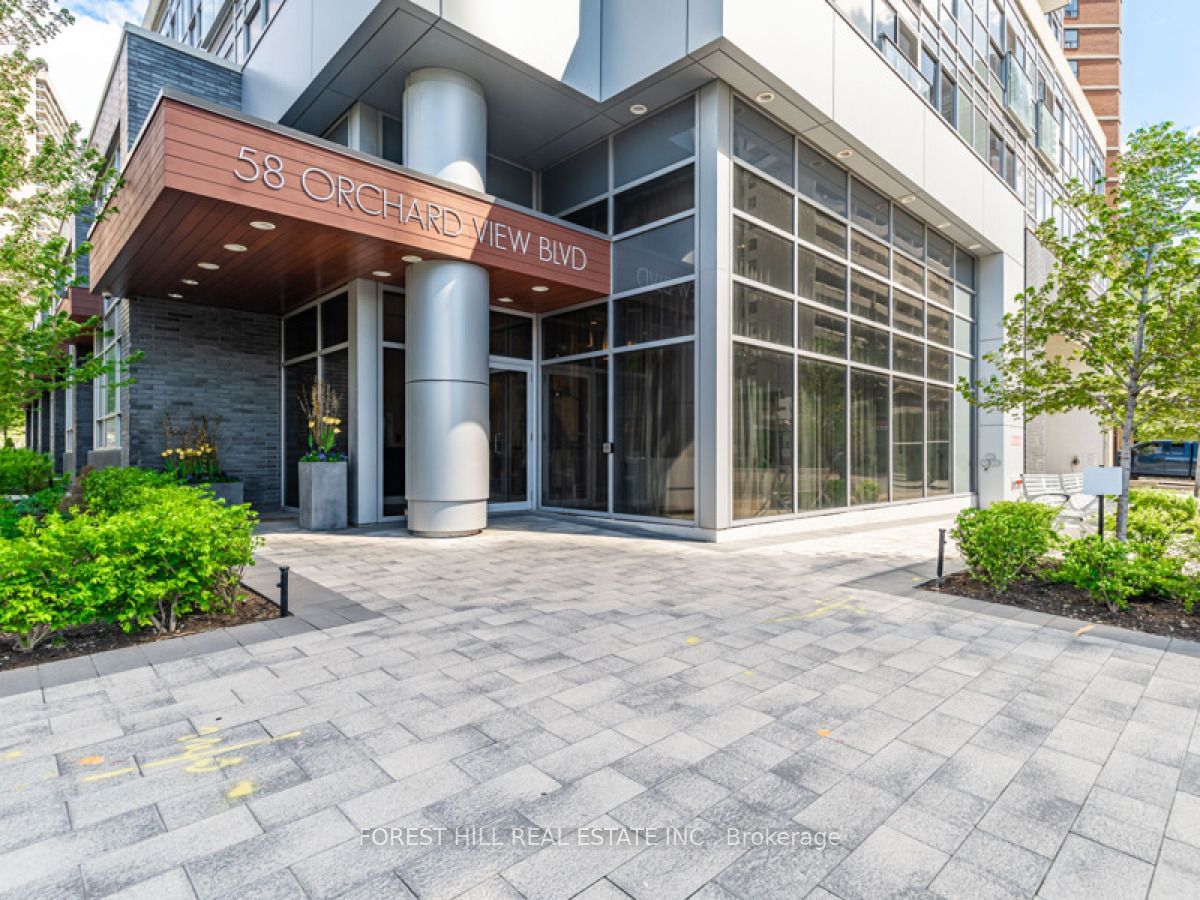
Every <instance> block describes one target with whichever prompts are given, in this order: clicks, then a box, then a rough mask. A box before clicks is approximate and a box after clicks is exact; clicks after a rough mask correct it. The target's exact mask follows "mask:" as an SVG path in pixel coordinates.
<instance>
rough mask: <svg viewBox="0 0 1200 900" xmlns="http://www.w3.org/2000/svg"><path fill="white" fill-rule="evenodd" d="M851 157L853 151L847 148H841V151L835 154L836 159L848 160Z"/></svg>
mask: <svg viewBox="0 0 1200 900" xmlns="http://www.w3.org/2000/svg"><path fill="white" fill-rule="evenodd" d="M853 155H854V151H853V150H851V149H850V148H849V147H843V148H842V149H841V150H839V151H838V152H837V158H838V159H849V158H850V157H852V156H853Z"/></svg>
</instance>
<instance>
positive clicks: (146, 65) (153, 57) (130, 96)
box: [125, 32, 242, 147]
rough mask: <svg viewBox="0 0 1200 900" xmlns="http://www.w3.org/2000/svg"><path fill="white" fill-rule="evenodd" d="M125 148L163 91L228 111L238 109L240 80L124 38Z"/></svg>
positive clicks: (138, 39) (136, 39)
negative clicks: (174, 91) (183, 93)
mask: <svg viewBox="0 0 1200 900" xmlns="http://www.w3.org/2000/svg"><path fill="white" fill-rule="evenodd" d="M125 56H126V77H125V84H126V91H127V105H126V110H127V112H126V124H125V130H126V134H127V138H126V146H127V147H128V146H130V145H132V144H133V142H134V141H135V140H136V139H137V136H138V134H139V133H140V132H141V130H142V125H143V124H144V123H145V121H146V117H147V116H148V115H149V114H150V109H151V108H152V107H153V106H154V101H155V99H156V98H157V97H158V94H159V92H160V91H161V90H162V89H163V88H164V87H171V88H176V89H178V90H181V91H186V92H187V93H189V94H192V95H194V96H196V97H201V98H203V99H205V100H211V101H212V102H213V103H219V104H221V105H222V106H228V107H230V108H232V109H241V108H242V76H241V73H240V72H236V71H233V70H231V69H227V68H225V67H224V66H221V65H218V64H217V63H215V62H208V61H207V60H204V59H200V58H198V57H196V56H194V55H192V54H190V53H184V52H182V51H180V50H176V49H174V48H172V47H170V46H167V45H165V44H162V43H159V42H158V41H154V40H150V39H148V38H144V37H142V36H140V35H138V34H134V33H132V32H130V33H127V34H126V37H125Z"/></svg>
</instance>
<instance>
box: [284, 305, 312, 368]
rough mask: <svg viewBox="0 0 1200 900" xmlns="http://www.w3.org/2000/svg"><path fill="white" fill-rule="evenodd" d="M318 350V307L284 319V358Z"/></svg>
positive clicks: (291, 357)
mask: <svg viewBox="0 0 1200 900" xmlns="http://www.w3.org/2000/svg"><path fill="white" fill-rule="evenodd" d="M316 352H317V307H315V306H313V307H310V308H308V309H306V310H305V311H304V312H302V313H296V315H294V316H288V318H286V319H284V320H283V355H284V359H295V358H296V357H297V356H304V355H305V354H306V353H316Z"/></svg>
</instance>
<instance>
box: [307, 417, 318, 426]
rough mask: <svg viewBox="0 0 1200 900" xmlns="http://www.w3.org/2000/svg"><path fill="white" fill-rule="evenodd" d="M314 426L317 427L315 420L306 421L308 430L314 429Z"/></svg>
mask: <svg viewBox="0 0 1200 900" xmlns="http://www.w3.org/2000/svg"><path fill="white" fill-rule="evenodd" d="M316 425H317V420H316V419H309V420H308V427H309V428H315V427H316Z"/></svg>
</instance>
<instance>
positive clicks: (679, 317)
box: [613, 281, 696, 347]
mask: <svg viewBox="0 0 1200 900" xmlns="http://www.w3.org/2000/svg"><path fill="white" fill-rule="evenodd" d="M695 295H696V283H695V282H694V281H687V282H684V283H683V284H673V285H671V286H669V287H665V288H657V289H655V290H651V291H647V292H646V293H644V294H635V295H634V296H632V297H622V298H621V299H619V300H614V301H613V346H615V347H622V346H628V345H630V344H645V343H648V342H650V341H661V340H665V339H666V338H673V337H682V336H683V335H687V334H691V333H692V328H693V320H694V319H695V306H696V303H695Z"/></svg>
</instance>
